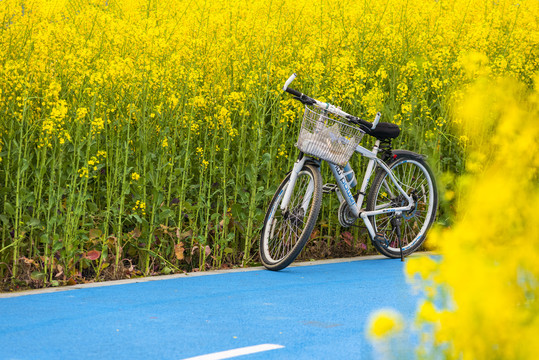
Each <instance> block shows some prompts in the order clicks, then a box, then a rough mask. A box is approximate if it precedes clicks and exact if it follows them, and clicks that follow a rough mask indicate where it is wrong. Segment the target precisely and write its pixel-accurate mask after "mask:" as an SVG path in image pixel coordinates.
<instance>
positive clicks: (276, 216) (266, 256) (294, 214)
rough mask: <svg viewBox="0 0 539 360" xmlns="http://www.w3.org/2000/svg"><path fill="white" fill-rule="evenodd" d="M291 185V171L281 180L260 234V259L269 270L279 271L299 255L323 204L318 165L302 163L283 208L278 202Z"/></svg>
mask: <svg viewBox="0 0 539 360" xmlns="http://www.w3.org/2000/svg"><path fill="white" fill-rule="evenodd" d="M289 184H290V174H288V175H287V176H286V178H285V179H284V180H283V182H282V183H281V185H280V186H279V188H278V189H277V191H276V192H275V195H274V196H273V199H272V200H271V203H270V206H269V209H268V211H267V213H266V217H265V219H264V227H263V228H262V234H261V237H260V259H261V261H262V264H263V265H264V266H265V267H266V268H267V269H269V270H281V269H284V268H285V267H287V266H288V265H290V263H292V261H294V259H296V257H297V256H298V255H299V253H300V252H301V250H302V249H303V247H304V246H305V244H306V243H307V240H309V238H310V236H311V233H312V231H313V228H314V225H315V223H316V219H317V218H318V214H319V212H320V207H321V206H322V176H321V175H320V170H319V168H317V167H315V166H312V165H305V166H304V167H303V169H301V171H300V172H299V175H298V178H297V181H296V183H295V185H294V190H293V191H292V196H291V197H290V203H289V204H288V207H287V209H286V210H285V211H283V210H281V206H280V205H281V202H282V200H283V197H284V194H285V191H286V189H287V187H288V185H289Z"/></svg>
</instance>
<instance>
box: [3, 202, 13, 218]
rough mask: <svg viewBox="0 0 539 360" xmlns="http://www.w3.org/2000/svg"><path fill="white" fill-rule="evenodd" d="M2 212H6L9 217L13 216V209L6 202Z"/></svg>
mask: <svg viewBox="0 0 539 360" xmlns="http://www.w3.org/2000/svg"><path fill="white" fill-rule="evenodd" d="M4 211H5V212H7V213H8V214H9V215H11V216H13V215H15V209H14V208H13V206H12V205H11V204H10V203H8V202H7V201H6V202H5V203H4Z"/></svg>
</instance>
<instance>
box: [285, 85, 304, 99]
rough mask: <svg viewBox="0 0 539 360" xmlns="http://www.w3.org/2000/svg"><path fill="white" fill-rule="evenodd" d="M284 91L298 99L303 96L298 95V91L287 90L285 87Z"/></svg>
mask: <svg viewBox="0 0 539 360" xmlns="http://www.w3.org/2000/svg"><path fill="white" fill-rule="evenodd" d="M285 91H286V92H287V93H289V94H292V95H294V96H297V97H299V98H300V97H301V96H302V95H303V94H302V93H300V92H299V91H297V90H294V89H292V88H289V87H287V88H286V90H285Z"/></svg>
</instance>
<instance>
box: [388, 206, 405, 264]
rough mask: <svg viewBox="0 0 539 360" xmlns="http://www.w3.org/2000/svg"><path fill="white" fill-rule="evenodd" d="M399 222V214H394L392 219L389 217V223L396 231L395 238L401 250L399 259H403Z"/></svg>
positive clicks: (400, 218)
mask: <svg viewBox="0 0 539 360" xmlns="http://www.w3.org/2000/svg"><path fill="white" fill-rule="evenodd" d="M401 223H402V217H401V214H396V215H395V216H394V217H393V219H391V225H392V226H393V229H395V231H396V232H397V240H398V241H399V248H400V251H401V261H404V254H403V253H402V237H401Z"/></svg>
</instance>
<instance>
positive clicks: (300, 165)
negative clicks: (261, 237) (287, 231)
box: [281, 154, 314, 213]
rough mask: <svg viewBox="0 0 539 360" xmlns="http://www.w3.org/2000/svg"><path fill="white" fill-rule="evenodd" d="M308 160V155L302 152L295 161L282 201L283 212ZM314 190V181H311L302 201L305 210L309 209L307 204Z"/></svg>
mask: <svg viewBox="0 0 539 360" xmlns="http://www.w3.org/2000/svg"><path fill="white" fill-rule="evenodd" d="M306 161H307V157H306V156H303V154H300V157H299V158H298V160H297V161H296V162H295V163H294V167H293V168H292V171H291V172H290V180H289V181H288V186H287V187H286V191H285V193H284V196H283V200H282V202H281V211H283V213H284V212H285V211H286V210H287V209H288V204H289V203H290V197H291V196H292V191H293V190H294V186H295V185H296V181H297V180H298V175H299V173H300V171H301V169H303V166H304V165H305V162H306ZM313 192H314V182H313V181H310V182H309V185H308V186H307V191H306V193H305V196H304V198H303V202H302V207H303V210H305V211H306V210H307V206H308V204H309V202H310V201H311V197H312V196H313Z"/></svg>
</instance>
